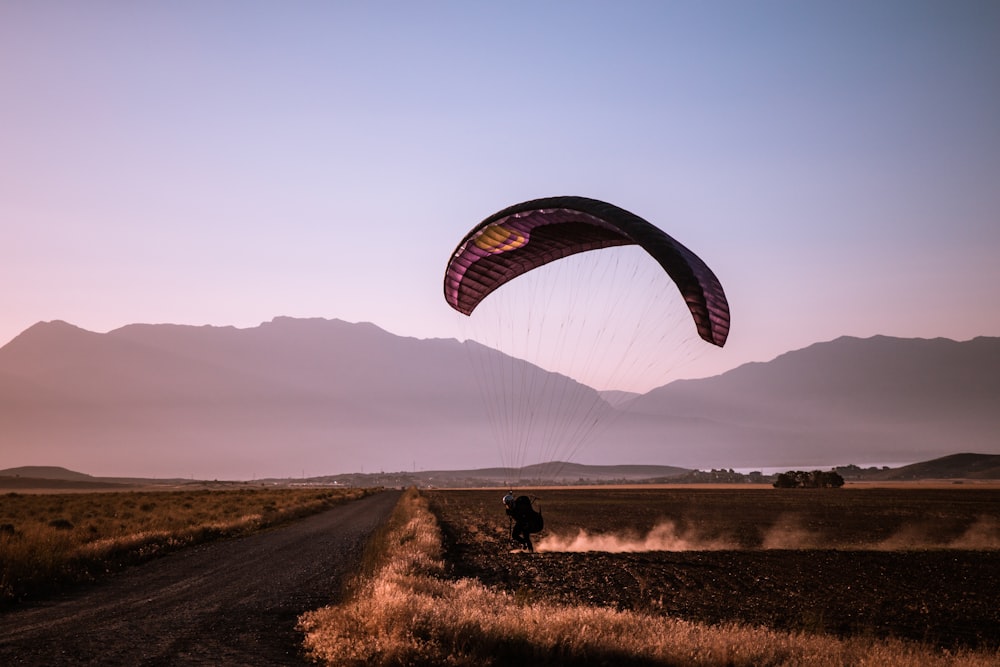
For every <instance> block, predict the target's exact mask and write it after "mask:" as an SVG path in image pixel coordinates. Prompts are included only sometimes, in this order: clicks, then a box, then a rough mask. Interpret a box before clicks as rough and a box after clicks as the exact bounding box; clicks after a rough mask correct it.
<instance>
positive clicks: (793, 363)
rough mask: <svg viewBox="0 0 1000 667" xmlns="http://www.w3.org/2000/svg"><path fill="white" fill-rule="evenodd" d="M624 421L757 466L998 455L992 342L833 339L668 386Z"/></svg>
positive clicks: (996, 364)
mask: <svg viewBox="0 0 1000 667" xmlns="http://www.w3.org/2000/svg"><path fill="white" fill-rule="evenodd" d="M629 410H630V412H631V413H632V414H633V418H632V420H631V422H632V423H633V424H637V426H636V425H634V426H633V430H634V431H636V437H637V438H639V437H641V436H642V433H643V432H644V429H646V428H647V427H648V425H649V424H653V423H655V424H667V426H666V430H665V431H664V439H665V440H669V441H671V442H674V443H678V444H680V445H681V446H683V447H692V446H697V447H700V448H701V451H702V452H703V453H704V454H705V455H706V456H707V457H710V458H712V459H713V460H718V459H719V458H720V456H719V455H720V454H721V453H723V452H733V453H734V454H735V453H736V452H740V453H743V454H744V455H742V456H740V455H732V457H731V458H732V459H741V460H743V461H746V460H747V459H749V458H753V459H754V460H755V461H756V463H755V464H756V465H762V466H772V465H775V466H776V465H786V464H795V465H812V464H829V463H830V461H831V458H837V459H839V460H842V461H854V462H865V463H874V462H883V463H895V464H900V463H907V462H910V461H914V460H921V459H926V458H928V457H934V456H941V455H944V454H949V453H952V452H955V451H956V450H958V451H969V450H976V451H985V452H998V451H1000V435H998V434H1000V339H998V338H985V337H980V338H976V339H974V340H970V341H967V342H955V341H952V340H947V339H941V338H939V339H933V340H925V339H901V338H889V337H885V336H876V337H873V338H868V339H858V338H850V337H843V338H839V339H837V340H834V341H831V342H828V343H817V344H815V345H812V346H810V347H808V348H805V349H802V350H797V351H794V352H789V353H786V354H784V355H781V356H779V357H778V358H776V359H774V360H773V361H770V362H767V363H751V364H746V365H744V366H741V367H739V368H736V369H733V370H732V371H729V372H727V373H724V374H722V375H719V376H717V377H713V378H707V379H702V380H688V381H679V382H674V383H671V384H669V385H667V386H664V387H660V388H658V389H655V390H653V391H651V392H649V393H648V394H645V395H644V396H642V397H640V398H638V399H636V400H635V401H633V402H632V403H630V404H629ZM746 453H750V454H751V456H746V455H745V454H746ZM678 462H679V463H680V462H681V461H678ZM738 465H744V463H742V462H741V463H739V464H738ZM751 465H754V464H753V463H751Z"/></svg>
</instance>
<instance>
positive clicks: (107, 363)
mask: <svg viewBox="0 0 1000 667" xmlns="http://www.w3.org/2000/svg"><path fill="white" fill-rule="evenodd" d="M496 355H498V353H497V352H495V351H493V350H488V349H486V348H483V347H481V346H478V345H476V344H462V343H459V342H458V341H455V340H418V339H415V338H405V337H400V336H395V335H393V334H390V333H388V332H386V331H384V330H382V329H379V328H378V327H376V326H374V325H371V324H348V323H346V322H342V321H338V320H319V319H313V320H297V319H290V318H277V319H275V320H273V321H272V322H268V323H265V324H262V325H261V326H259V327H255V328H251V329H235V328H233V327H191V326H178V325H169V324H162V325H130V326H126V327H123V328H121V329H117V330H115V331H111V332H109V333H107V334H97V333H92V332H89V331H85V330H83V329H80V328H78V327H75V326H72V325H70V324H67V323H65V322H49V323H40V324H37V325H35V326H33V327H31V328H30V329H28V330H27V331H25V332H24V333H22V334H21V335H20V336H18V337H17V338H15V339H14V340H13V341H11V342H10V343H9V344H7V345H6V346H4V347H3V348H0V425H2V428H0V439H2V440H0V442H2V448H0V451H2V452H3V454H2V455H0V456H2V458H3V459H5V460H6V461H5V462H10V463H15V462H18V463H20V462H31V463H35V462H43V463H48V462H51V463H60V464H66V465H72V466H74V467H78V468H86V469H90V470H95V471H100V472H102V473H104V474H121V475H134V474H136V473H137V472H141V473H142V474H152V473H153V472H154V471H155V473H156V474H157V476H163V477H175V476H178V477H191V476H195V477H201V478H209V479H211V478H213V477H216V476H218V477H220V478H222V477H231V476H240V477H246V478H250V477H260V476H265V475H266V476H289V477H293V476H295V477H297V476H300V475H302V474H305V473H306V472H307V471H309V472H311V473H314V474H315V473H316V472H337V471H343V472H346V471H358V470H365V469H367V470H368V471H373V470H379V469H409V468H411V467H415V466H420V467H421V468H428V467H444V466H449V467H474V466H476V465H477V464H478V465H482V464H483V463H494V462H496V460H497V458H496V445H495V441H494V439H493V438H494V432H493V430H492V429H491V428H490V426H489V423H488V421H487V420H486V419H485V418H484V416H483V397H482V395H481V393H480V385H479V382H478V381H477V379H476V376H475V373H472V372H470V358H475V357H477V356H478V357H479V358H482V357H486V358H493V357H496ZM509 364H515V365H518V366H523V365H524V362H521V361H517V360H510V361H509ZM544 375H545V382H546V383H548V386H550V387H554V388H558V392H559V393H560V394H561V395H565V396H568V397H574V398H572V400H569V401H567V403H569V404H584V405H586V404H589V403H593V402H595V401H597V402H601V403H603V401H601V399H600V398H599V397H598V395H597V393H596V392H594V390H592V389H590V388H588V387H585V386H583V385H580V384H579V383H576V382H574V381H572V380H570V379H568V378H565V377H563V376H558V375H553V374H547V373H546V374H544ZM604 405H606V404H604ZM609 409H610V408H609ZM15 453H16V456H17V458H16V459H14V458H13V455H14V454H15Z"/></svg>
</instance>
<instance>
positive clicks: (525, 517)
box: [503, 491, 543, 551]
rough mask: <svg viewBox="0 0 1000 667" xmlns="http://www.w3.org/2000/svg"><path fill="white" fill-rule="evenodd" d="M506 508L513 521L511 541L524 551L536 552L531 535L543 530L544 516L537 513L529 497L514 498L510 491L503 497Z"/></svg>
mask: <svg viewBox="0 0 1000 667" xmlns="http://www.w3.org/2000/svg"><path fill="white" fill-rule="evenodd" d="M503 504H504V508H505V509H506V512H507V516H509V517H510V518H511V519H512V520H513V523H512V526H511V529H510V539H511V541H512V542H513V543H514V544H516V545H517V546H519V547H520V548H522V549H527V550H528V551H534V550H535V547H534V545H532V543H531V533H537V532H539V531H541V530H542V525H543V524H542V515H541V513H540V512H536V511H535V509H534V508H533V507H532V506H531V499H530V498H528V496H518V497H516V498H515V497H514V492H513V491H508V492H507V495H505V496H504V497H503Z"/></svg>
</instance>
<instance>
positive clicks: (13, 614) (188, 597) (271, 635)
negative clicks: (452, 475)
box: [0, 492, 399, 665]
mask: <svg viewBox="0 0 1000 667" xmlns="http://www.w3.org/2000/svg"><path fill="white" fill-rule="evenodd" d="M398 497H399V494H398V492H385V493H379V494H376V495H373V496H368V497H367V498H363V499H361V500H357V501H353V502H350V503H347V504H345V505H340V506H338V507H335V508H333V509H331V510H328V511H326V512H324V513H322V514H318V515H315V516H312V517H308V518H306V519H302V520H300V521H297V522H295V523H293V524H290V525H288V526H284V527H281V528H277V529H274V530H269V531H265V532H262V533H258V534H256V535H252V536H249V537H246V538H241V539H233V540H224V541H220V542H215V543H212V544H207V545H202V546H199V547H193V548H191V549H188V550H184V551H180V552H177V553H175V554H172V555H169V556H166V557H164V558H162V559H159V560H155V561H152V562H149V563H146V564H144V565H141V566H137V567H134V568H131V569H129V570H126V571H124V572H122V573H120V574H118V575H115V576H112V577H109V578H108V579H107V580H105V581H103V582H101V583H99V584H96V585H93V586H87V587H83V588H81V589H79V590H77V591H75V592H74V593H72V594H70V595H67V596H64V597H62V598H58V599H53V600H47V601H44V602H37V603H33V604H30V605H22V606H21V607H19V608H17V609H14V610H12V611H9V612H5V613H3V614H0V664H3V665H86V664H91V665H98V664H99V665H192V664H197V665H203V664H204V665H208V664H210V665H301V664H305V660H304V659H303V657H302V655H301V653H300V639H301V635H300V634H299V633H298V632H297V631H296V630H295V623H296V619H297V617H298V615H299V614H301V613H302V612H304V611H307V610H309V609H315V608H317V607H321V606H323V605H325V604H329V603H331V602H336V601H337V596H338V595H339V594H340V590H341V584H342V582H343V580H344V579H345V577H346V576H348V575H349V574H350V573H351V572H352V571H353V569H354V568H355V567H356V565H357V563H358V561H359V559H360V556H361V552H362V548H363V546H364V543H365V540H366V539H367V537H368V536H369V535H370V534H371V533H372V531H373V530H374V529H375V528H376V527H378V526H379V525H380V524H381V523H382V522H383V521H385V519H386V518H387V517H388V515H389V513H390V512H391V511H392V508H393V507H394V506H395V503H396V501H397V500H398Z"/></svg>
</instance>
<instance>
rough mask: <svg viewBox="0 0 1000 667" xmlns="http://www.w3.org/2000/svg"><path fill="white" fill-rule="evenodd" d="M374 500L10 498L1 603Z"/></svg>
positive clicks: (302, 493) (281, 491) (305, 494)
mask: <svg viewBox="0 0 1000 667" xmlns="http://www.w3.org/2000/svg"><path fill="white" fill-rule="evenodd" d="M368 493H369V491H368V490H363V489H328V488H324V489H315V488H313V489H289V488H245V489H239V490H190V491H137V492H113V493H51V494H20V493H8V494H5V495H2V496H0V604H9V603H12V602H15V601H17V600H20V599H25V598H28V597H32V596H35V595H39V594H43V593H48V592H52V591H55V590H59V589H61V588H64V587H65V586H67V585H70V584H74V583H79V582H81V581H88V580H92V579H94V578H96V577H98V576H100V575H102V574H105V573H107V572H110V571H113V570H116V569H120V568H121V567H123V566H126V565H129V564H133V563H138V562H141V561H144V560H148V559H150V558H153V557H155V556H158V555H161V554H164V553H167V552H169V551H174V550H176V549H179V548H182V547H185V546H189V545H193V544H198V543H202V542H207V541H210V540H213V539H217V538H220V537H231V536H238V535H245V534H248V533H251V532H254V531H256V530H260V529H262V528H266V527H269V526H273V525H276V524H279V523H283V522H286V521H289V520H291V519H294V518H298V517H302V516H306V515H309V514H314V513H316V512H319V511H322V510H324V509H327V508H329V507H332V506H334V505H336V504H339V503H342V502H346V501H348V500H352V499H356V498H360V497H362V496H364V495H366V494H368Z"/></svg>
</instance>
